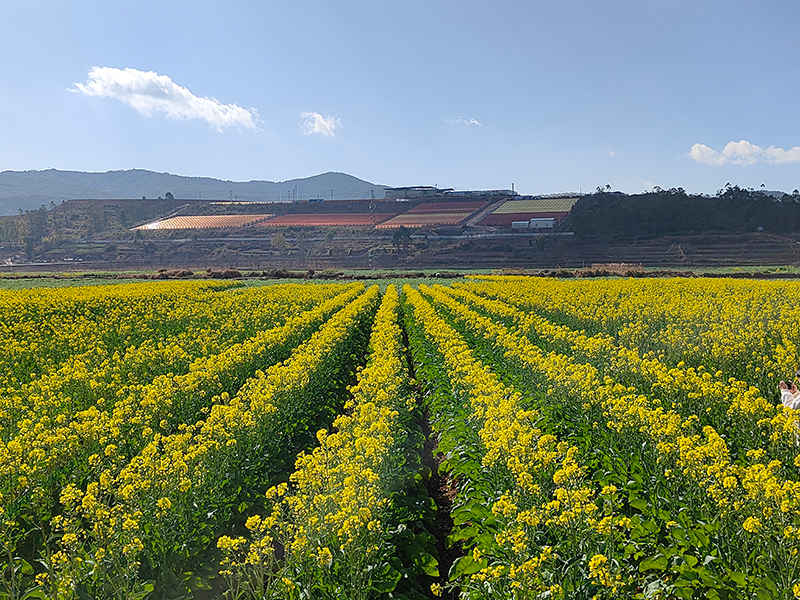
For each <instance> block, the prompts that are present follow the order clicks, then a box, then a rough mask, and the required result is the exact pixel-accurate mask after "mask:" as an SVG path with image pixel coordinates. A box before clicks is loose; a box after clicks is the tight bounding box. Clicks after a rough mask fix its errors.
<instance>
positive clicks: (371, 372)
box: [220, 285, 414, 598]
mask: <svg viewBox="0 0 800 600" xmlns="http://www.w3.org/2000/svg"><path fill="white" fill-rule="evenodd" d="M398 311H399V296H398V293H397V290H396V289H395V287H394V286H393V285H390V286H388V288H387V290H386V293H385V294H384V297H383V300H382V302H381V305H380V308H379V309H378V312H377V315H376V317H375V322H374V324H373V327H372V333H371V336H370V349H371V353H370V357H369V362H368V364H367V366H366V368H364V369H363V370H361V371H360V373H359V375H358V382H357V384H356V385H354V386H353V387H351V388H350V394H351V397H350V399H349V400H348V401H347V403H346V408H347V409H349V410H348V412H347V413H345V414H342V415H340V416H338V417H337V418H336V420H335V421H334V423H333V429H334V431H333V432H328V431H326V430H324V429H323V430H320V431H319V432H318V434H317V439H318V441H319V445H318V446H317V447H316V448H314V450H313V451H312V452H310V453H302V454H300V455H299V456H298V458H297V461H296V469H295V472H294V473H293V474H292V475H291V478H290V479H291V482H292V487H291V490H290V492H289V493H288V494H285V487H284V488H282V489H281V488H273V489H272V490H270V491H269V492H268V496H269V497H270V498H273V499H276V500H280V502H279V504H276V506H275V508H274V510H273V513H272V515H273V517H275V518H274V519H273V520H271V521H270V523H269V526H268V529H269V530H270V533H269V536H270V539H275V538H278V539H281V543H282V545H283V546H284V548H285V553H284V559H283V565H282V567H281V568H280V569H273V570H272V573H271V578H272V579H276V580H277V579H280V578H282V577H286V576H288V575H289V574H290V573H294V577H295V578H296V580H295V583H296V584H297V585H304V581H306V580H308V579H314V578H317V579H319V580H322V581H325V580H327V579H331V578H332V577H334V576H335V573H340V574H341V573H342V572H344V573H346V574H347V576H346V578H345V580H343V581H338V582H336V585H335V587H337V589H339V591H340V593H343V594H347V596H348V597H352V598H361V597H364V596H365V594H367V593H368V592H369V588H370V583H371V576H370V575H369V572H370V569H371V568H374V565H375V564H376V554H377V553H380V552H381V550H382V548H381V546H382V544H383V539H384V536H385V535H386V527H387V526H386V524H385V523H384V522H383V516H384V511H385V510H386V507H387V502H388V499H389V494H390V493H391V492H392V491H393V490H394V489H395V488H396V486H397V480H396V479H397V475H398V471H397V467H396V466H395V465H396V464H397V462H396V455H397V453H398V452H399V451H402V450H401V448H400V447H399V442H400V441H402V439H404V437H405V432H404V430H403V429H404V423H403V420H402V415H403V413H407V412H408V411H409V410H410V409H412V408H413V406H414V404H413V399H412V398H411V397H410V389H409V387H408V373H407V368H406V365H405V356H404V345H403V340H402V331H401V329H400V326H399V324H398ZM251 519H252V520H254V521H256V520H258V519H259V517H251ZM248 523H249V521H248ZM248 529H251V531H252V530H253V528H251V527H249V525H248ZM225 539H226V538H223V539H221V540H220V544H227V545H228V546H229V545H230V544H229V543H228V542H227V541H225V542H223V540H225ZM262 539H263V537H260V536H254V538H253V540H252V541H248V542H246V543H245V542H244V540H242V547H241V548H239V547H236V548H232V547H231V548H224V549H225V550H229V551H228V552H226V556H227V559H226V560H228V561H229V564H230V569H231V575H233V573H234V572H236V573H238V580H239V585H242V582H249V581H251V580H253V579H254V577H255V575H256V572H255V571H256V569H254V568H248V564H250V563H248V561H247V560H244V561H242V558H244V557H245V556H247V555H249V553H252V548H253V547H254V546H257V545H259V544H260V543H261V542H262ZM220 547H222V546H220ZM383 551H385V549H383ZM237 556H238V557H239V558H238V560H237V559H236V558H235V557H237ZM265 558H268V559H269V560H270V561H271V560H273V557H271V556H270V557H265ZM334 560H336V561H339V562H341V563H342V564H343V567H340V568H337V569H335V570H331V566H332V564H333V562H334ZM262 562H266V560H265V561H262ZM260 564H262V563H259V565H260ZM252 566H253V565H251V567H252ZM259 568H260V566H259ZM313 573H316V575H313ZM252 592H253V595H256V594H255V592H256V590H252Z"/></svg>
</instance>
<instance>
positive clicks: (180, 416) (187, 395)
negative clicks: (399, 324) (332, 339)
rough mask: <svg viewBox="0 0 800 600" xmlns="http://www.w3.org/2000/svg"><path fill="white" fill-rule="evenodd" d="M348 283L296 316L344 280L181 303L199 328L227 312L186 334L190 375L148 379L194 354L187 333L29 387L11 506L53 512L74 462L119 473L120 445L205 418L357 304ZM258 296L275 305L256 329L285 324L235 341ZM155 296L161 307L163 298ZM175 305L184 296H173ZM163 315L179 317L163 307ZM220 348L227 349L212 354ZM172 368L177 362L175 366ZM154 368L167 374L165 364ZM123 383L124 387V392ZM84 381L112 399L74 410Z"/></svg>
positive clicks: (4, 475)
mask: <svg viewBox="0 0 800 600" xmlns="http://www.w3.org/2000/svg"><path fill="white" fill-rule="evenodd" d="M184 285H186V284H184ZM194 285H195V286H197V285H199V284H194ZM348 289H349V291H344V293H342V294H340V295H339V296H336V297H334V298H333V299H331V300H329V301H327V302H325V303H323V304H322V305H320V306H319V307H317V308H316V309H313V310H310V311H306V312H303V313H301V314H299V315H297V314H296V313H297V312H298V311H300V310H302V308H303V307H304V306H307V305H311V306H313V305H314V304H315V303H317V302H319V301H321V300H324V298H325V297H326V296H329V295H331V293H335V292H337V291H342V290H343V288H342V286H329V287H328V289H319V290H315V289H314V288H312V287H310V286H300V285H293V286H292V287H289V286H270V287H265V288H262V289H258V288H257V289H256V290H255V291H254V292H250V293H246V294H238V293H237V294H236V295H235V296H234V297H231V296H230V295H229V294H216V295H215V296H213V297H211V298H208V297H206V298H205V301H203V302H200V301H197V302H194V303H192V302H189V301H187V303H186V306H184V307H183V308H182V309H181V310H183V313H184V316H183V317H180V318H179V317H178V316H176V315H174V314H173V316H175V317H176V319H178V320H182V321H186V322H187V323H188V324H189V325H190V326H191V325H200V324H202V323H203V322H204V321H211V320H212V317H215V316H216V314H215V312H214V311H216V313H219V315H220V316H219V318H215V319H213V323H212V325H213V326H209V327H207V328H206V329H205V330H203V329H193V328H191V327H190V328H189V329H188V330H187V331H185V332H183V333H182V334H181V336H182V337H183V338H186V339H187V340H188V339H189V338H193V339H194V341H195V345H194V347H193V348H192V354H189V355H188V357H189V358H192V359H193V360H192V361H191V362H190V363H189V361H185V360H184V361H183V365H184V366H183V367H182V368H181V370H182V371H184V372H183V373H179V374H173V373H171V372H170V373H165V374H162V375H158V376H156V377H155V379H152V376H153V375H154V374H155V373H152V374H150V380H149V381H148V380H147V377H148V371H149V368H150V366H154V365H156V364H157V363H159V362H160V363H162V366H163V363H167V364H168V365H169V358H168V357H169V356H170V355H173V356H179V357H181V358H183V356H184V355H186V352H185V351H184V350H183V348H186V347H191V346H190V344H189V343H188V342H186V340H183V339H182V340H179V341H178V342H172V343H169V344H168V345H162V346H161V347H160V348H159V347H156V348H155V349H154V347H153V345H151V344H144V345H140V346H139V347H137V348H132V349H131V350H130V351H129V352H127V353H126V356H125V357H120V356H119V355H118V354H115V355H114V356H112V357H111V358H110V359H108V360H107V361H106V367H104V368H103V369H100V370H99V371H98V370H89V369H88V368H86V367H85V366H83V367H81V368H72V369H71V370H67V368H66V367H64V368H62V369H60V370H59V371H57V372H56V373H53V374H51V375H49V376H47V377H43V378H41V379H38V380H36V381H32V382H30V383H29V384H26V386H25V387H26V391H28V392H31V393H30V394H29V395H28V398H29V399H30V402H29V406H28V407H26V408H25V412H24V415H25V418H23V419H21V420H20V421H18V422H17V424H16V425H17V431H16V434H15V435H14V436H13V437H12V438H11V439H10V440H8V441H7V442H5V441H4V442H1V443H0V497H2V498H4V500H5V504H6V506H7V507H13V506H14V502H15V501H16V499H18V498H21V497H26V499H25V502H24V503H23V505H22V508H23V509H24V510H31V509H32V508H35V509H44V510H47V509H49V508H50V506H49V505H48V503H49V502H50V498H51V496H52V493H53V490H52V488H51V487H50V486H54V485H58V484H59V483H61V482H60V481H59V480H58V479H55V480H54V479H53V476H54V474H56V473H59V472H61V473H64V472H65V468H66V467H68V466H70V465H73V467H72V468H74V465H75V464H76V463H80V462H81V461H84V460H88V462H89V463H90V466H91V467H92V468H93V469H94V470H96V471H99V470H100V469H99V467H100V465H102V464H104V463H109V466H110V468H111V469H112V470H113V468H114V467H113V465H114V464H118V463H120V461H121V460H122V459H123V458H124V457H120V456H117V452H116V450H117V449H119V448H123V449H124V450H125V455H126V456H130V454H131V453H136V452H138V450H140V449H141V448H142V447H143V446H144V445H145V444H146V443H147V442H148V441H149V440H150V439H152V438H153V436H154V435H157V433H156V432H158V433H160V434H162V435H163V434H168V433H170V431H171V429H172V428H173V427H174V426H176V425H178V423H180V422H182V421H183V420H184V419H186V418H187V417H190V416H192V415H194V414H196V412H197V411H198V410H200V409H201V407H202V406H203V405H204V404H208V403H209V402H210V401H211V400H212V398H213V397H214V396H216V395H218V394H221V393H223V391H224V390H225V389H226V387H229V386H230V385H231V382H233V381H236V380H237V379H242V378H244V377H246V376H247V375H248V374H250V373H252V372H253V371H255V369H256V367H257V366H260V365H263V364H264V361H267V360H269V359H270V358H271V357H274V358H277V359H281V358H283V357H285V356H287V355H288V353H289V349H290V348H291V347H293V346H294V345H296V343H297V342H299V341H300V340H301V339H303V338H304V337H306V335H307V334H309V333H310V331H311V330H312V329H313V328H315V327H316V326H318V325H319V323H321V322H322V320H323V319H324V318H325V317H327V316H328V315H330V314H331V313H332V312H333V311H335V310H337V309H339V308H341V307H342V306H344V305H345V304H346V303H347V302H349V301H350V300H351V299H352V298H353V297H354V296H355V295H356V294H357V293H358V289H359V287H358V284H355V285H354V286H350V288H348ZM253 296H254V297H255V298H256V299H257V300H259V301H261V302H263V301H269V302H267V306H269V308H266V309H262V310H260V311H251V315H252V314H255V315H257V316H256V318H255V320H254V321H253V324H254V325H257V326H262V327H263V326H267V327H268V326H269V325H270V324H272V323H281V322H285V324H284V325H279V326H277V327H273V328H271V329H267V330H266V331H259V332H258V333H256V334H255V335H254V336H253V337H250V338H248V339H246V340H245V341H243V342H240V343H233V342H235V340H236V337H237V335H236V334H235V331H234V330H235V329H239V328H242V325H241V323H238V324H236V325H234V326H233V327H229V326H227V325H226V323H231V324H233V323H236V322H237V318H236V315H235V313H236V310H237V309H238V308H239V307H241V306H242V305H244V306H248V305H250V304H251V302H252V301H253V298H252V297H253ZM279 298H282V299H283V301H284V302H283V303H282V304H280V305H279V304H277V303H276V302H275V301H276V300H277V299H279ZM147 299H148V298H146V297H145V298H144V300H147ZM149 300H150V302H152V304H153V305H154V307H158V301H159V297H151V298H149ZM243 301H244V302H243ZM171 302H174V303H177V302H178V301H177V300H176V299H172V298H171ZM194 304H196V305H197V306H198V307H203V306H208V307H209V308H207V309H204V310H205V311H206V312H201V311H200V310H197V311H195V307H194ZM154 312H156V313H162V314H165V313H166V314H172V313H169V312H168V311H166V310H165V309H163V308H161V309H158V310H154ZM190 317H191V318H190ZM246 332H247V329H242V333H243V334H245V335H246ZM212 350H216V351H217V352H216V353H215V354H210V355H209V354H207V353H208V352H210V351H212ZM276 353H277V354H276ZM128 359H130V360H128ZM120 365H121V366H120ZM137 365H138V367H137ZM72 366H73V367H76V365H72ZM171 366H176V365H175V364H174V363H173V364H172V365H171ZM134 367H136V368H138V369H139V370H140V371H141V375H140V376H134V374H133V373H131V372H130V371H129V369H131V368H134ZM154 371H155V372H156V373H157V371H158V369H157V368H156V369H154ZM109 374H111V375H109ZM40 382H41V384H40ZM114 385H117V386H118V387H117V388H116V389H114V387H113V386H114ZM81 386H85V387H87V388H90V389H92V390H99V392H98V394H99V393H102V394H103V396H98V397H97V399H96V402H95V403H94V404H91V405H90V406H89V407H87V408H83V409H81V410H70V407H71V406H74V404H73V403H72V402H71V399H72V398H74V395H75V394H76V390H77V389H79V388H80V387H81ZM33 388H35V392H33V391H32V390H33ZM96 395H97V394H96ZM111 448H113V449H114V451H113V452H112V451H111ZM87 457H88V459H87ZM69 470H70V469H67V472H68V471H69ZM104 473H105V475H104V476H105V477H108V476H109V473H108V472H104Z"/></svg>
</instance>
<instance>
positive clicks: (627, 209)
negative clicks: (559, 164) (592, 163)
mask: <svg viewBox="0 0 800 600" xmlns="http://www.w3.org/2000/svg"><path fill="white" fill-rule="evenodd" d="M563 225H564V227H565V228H566V229H568V230H571V231H573V232H574V233H575V236H576V237H577V238H578V239H580V240H584V241H601V242H609V241H614V240H620V239H636V238H652V237H660V236H669V235H686V234H700V233H711V232H724V233H744V232H750V231H765V232H769V233H783V234H785V233H793V232H800V191H798V190H794V192H792V193H791V194H784V195H783V196H781V197H778V198H776V197H775V196H773V195H770V194H768V193H766V192H764V191H761V190H754V189H752V188H741V187H739V186H736V185H731V184H727V185H726V186H725V187H724V188H722V189H721V190H719V191H718V192H717V194H716V195H715V196H704V195H699V194H687V193H686V191H685V190H684V189H683V188H671V189H660V188H655V189H654V190H653V191H652V192H646V193H643V194H632V195H631V194H623V193H621V192H610V191H608V190H607V189H606V188H598V191H597V192H596V193H594V194H591V195H587V196H583V197H581V199H580V200H579V201H578V202H577V203H576V204H575V206H573V207H572V211H571V213H570V215H569V216H568V217H567V219H566V220H565V222H564V224H563Z"/></svg>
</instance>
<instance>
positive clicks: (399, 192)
mask: <svg viewBox="0 0 800 600" xmlns="http://www.w3.org/2000/svg"><path fill="white" fill-rule="evenodd" d="M451 191H453V190H452V188H447V189H439V188H437V187H433V186H431V185H413V186H410V187H396V188H386V189H385V190H384V193H385V194H386V195H385V198H386V199H387V200H415V199H417V198H433V197H436V196H444V195H445V193H447V192H451Z"/></svg>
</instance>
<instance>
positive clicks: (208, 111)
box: [70, 67, 258, 131]
mask: <svg viewBox="0 0 800 600" xmlns="http://www.w3.org/2000/svg"><path fill="white" fill-rule="evenodd" d="M70 91H74V92H80V93H81V94H85V95H86V96H98V97H100V98H114V99H115V100H119V101H120V102H122V103H123V104H127V105H128V106H130V107H131V108H133V109H134V110H136V111H137V112H139V113H141V114H143V115H147V116H150V115H152V114H153V113H164V114H165V115H166V116H167V118H170V119H203V120H204V121H206V122H207V123H208V124H209V125H211V126H212V127H215V128H216V129H218V130H219V131H222V130H223V129H225V128H226V127H233V126H237V127H244V128H246V129H255V127H256V123H258V113H257V112H256V110H255V109H252V108H251V109H246V108H242V107H241V106H239V105H237V104H222V103H221V102H219V101H218V100H216V99H214V98H205V97H204V98H200V97H199V96H195V95H194V94H192V92H190V91H189V90H187V89H186V88H185V87H181V86H179V85H178V84H176V83H175V82H173V81H172V79H170V78H169V77H167V76H166V75H159V74H158V73H155V72H153V71H139V70H137V69H130V68H128V69H115V68H113V67H93V68H92V69H91V70H90V71H89V75H88V81H87V82H86V83H85V84H83V83H76V84H75V87H74V88H72V89H71V90H70Z"/></svg>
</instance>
